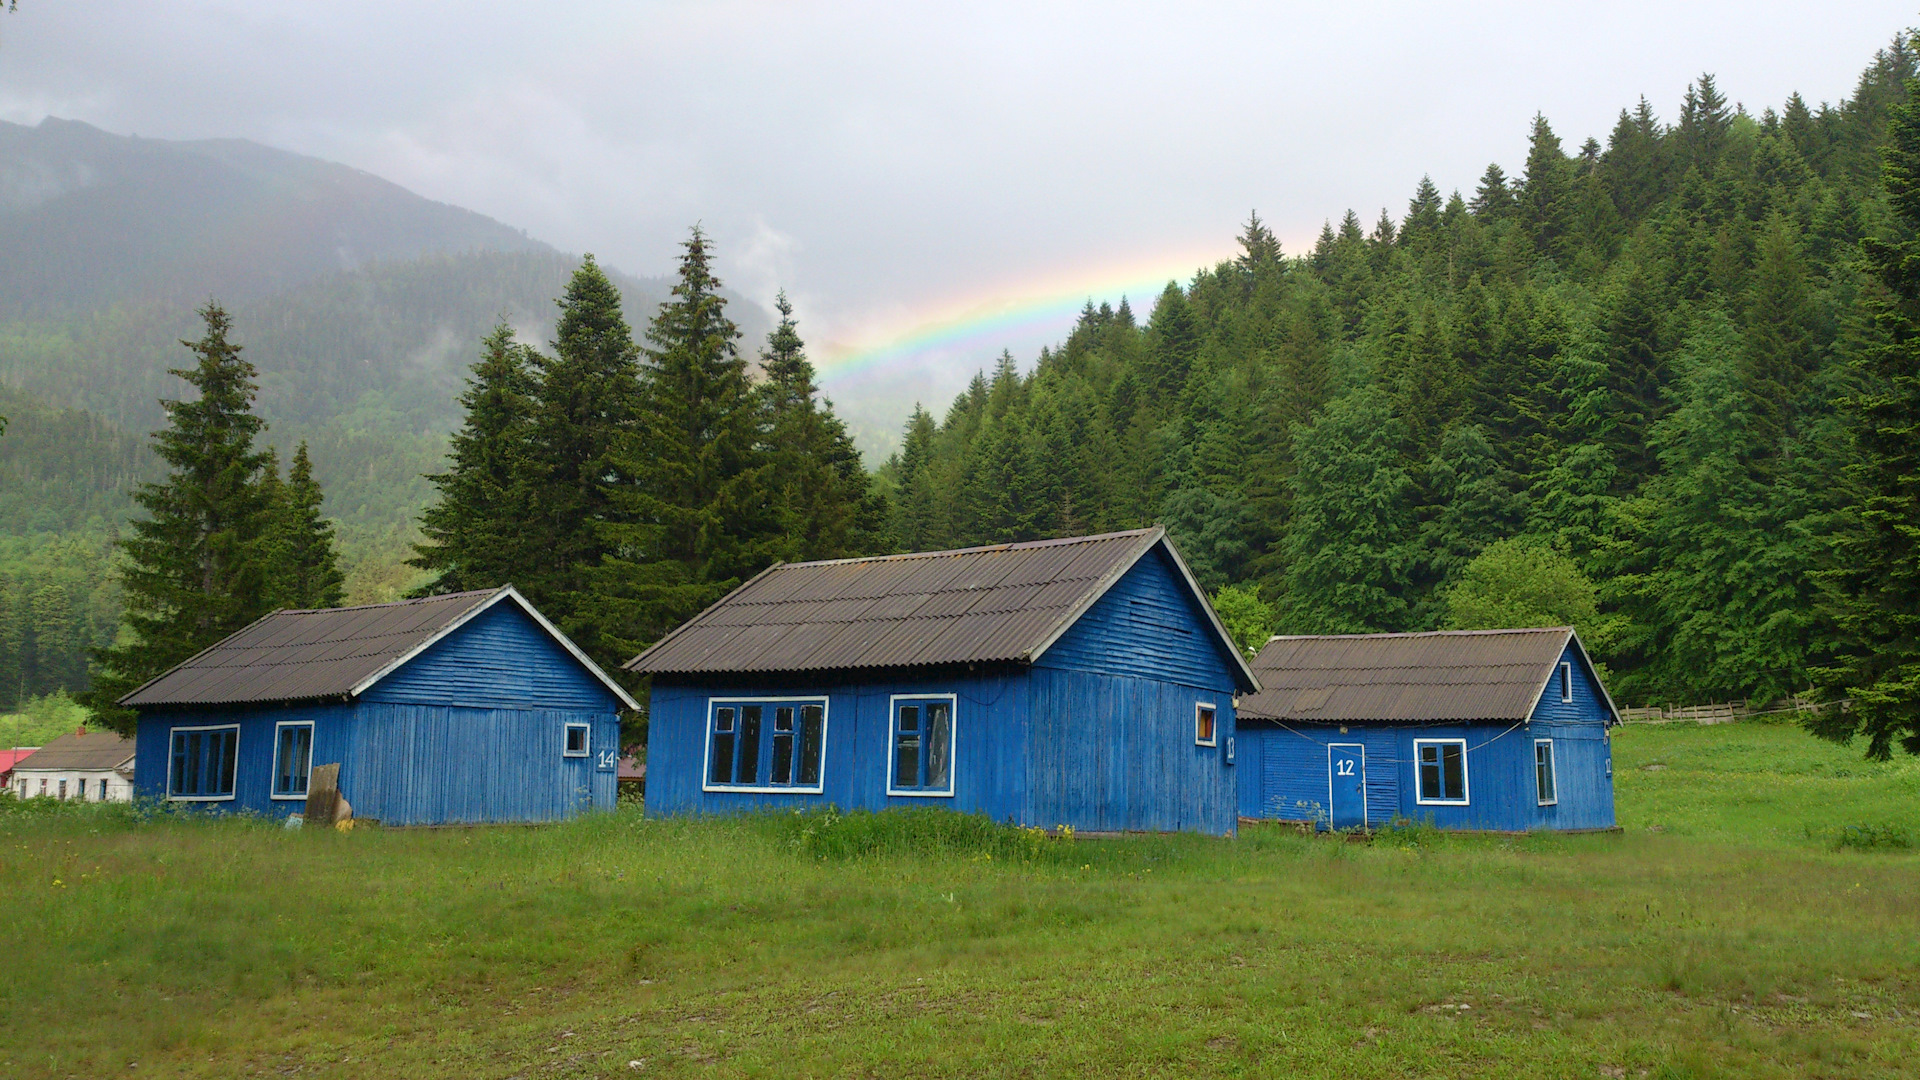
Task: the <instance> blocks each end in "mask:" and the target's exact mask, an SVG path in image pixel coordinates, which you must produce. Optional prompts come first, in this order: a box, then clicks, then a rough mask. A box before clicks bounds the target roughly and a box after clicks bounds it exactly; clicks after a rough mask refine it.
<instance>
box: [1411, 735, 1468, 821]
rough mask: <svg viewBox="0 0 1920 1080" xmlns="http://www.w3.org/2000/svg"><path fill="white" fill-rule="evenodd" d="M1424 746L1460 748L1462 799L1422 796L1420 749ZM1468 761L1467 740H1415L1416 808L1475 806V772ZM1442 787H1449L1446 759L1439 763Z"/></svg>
mask: <svg viewBox="0 0 1920 1080" xmlns="http://www.w3.org/2000/svg"><path fill="white" fill-rule="evenodd" d="M1422 746H1458V747H1459V748H1460V797H1459V798H1457V799H1429V798H1425V797H1423V796H1422V795H1421V794H1420V748H1421V747H1422ZM1471 764H1472V763H1471V762H1469V761H1468V760H1467V740H1465V739H1415V740H1413V802H1414V805H1416V806H1471V805H1472V804H1473V770H1472V769H1471V768H1470V766H1471ZM1438 765H1439V768H1440V769H1441V773H1440V786H1441V788H1442V789H1443V790H1444V789H1445V788H1446V786H1447V774H1446V771H1445V770H1446V759H1445V758H1441V759H1440V761H1439V763H1438Z"/></svg>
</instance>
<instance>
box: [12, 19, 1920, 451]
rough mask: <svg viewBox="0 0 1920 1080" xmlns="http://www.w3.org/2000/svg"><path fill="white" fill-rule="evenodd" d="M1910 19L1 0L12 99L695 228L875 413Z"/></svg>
mask: <svg viewBox="0 0 1920 1080" xmlns="http://www.w3.org/2000/svg"><path fill="white" fill-rule="evenodd" d="M1910 3H1911V0H1909V3H1892V2H1881V0H1850V2H1848V3H1845V4H1811V3H1806V2H1804V0H1803V2H1799V3H1778V2H1763V0H1748V2H1745V3H1710V4H1709V3H1699V4H1693V3H1672V2H1668V3H1659V4H1644V3H1642V4H1631V3H1604V4H1602V3H1592V4H1547V3H1541V2H1538V0H1534V2H1530V3H1512V4H1494V3H1486V4H1475V5H1458V4H1455V5H1443V4H1413V3H1406V4H1380V3H1354V2H1347V3H1341V4H1334V3H1326V2H1322V3H1315V4H1283V3H1273V2H1268V3H1259V4H1246V5H1235V4H1204V3H1183V4H1173V3H1164V2H1163V3H1154V4H1128V3H1116V2H1104V3H1083V4H1065V3H1063V4H1048V3H1034V2H1031V0H1028V2H1023V3H1012V4H998V3H981V2H975V3H968V4H938V5H934V4H925V5H922V4H909V3H873V4H864V3H853V2H847V0H841V2H837V3H833V4H811V3H705V4H690V3H689V4H658V3H644V2H637V0H624V2H617V3H605V4H589V3H574V4H536V3H527V2H526V0H517V2H514V3H499V4H482V3H432V2H426V0H408V2H404V3H393V2H391V0H383V2H377V3H376V2H364V0H334V2H330V3H324V4H322V3H312V2H303V3H276V2H272V0H245V2H207V0H172V2H168V3H152V2H150V0H142V2H137V3H109V2H96V0H19V5H20V7H19V10H18V11H17V12H16V13H14V14H12V15H6V16H0V119H6V120H11V121H14V122H23V123H32V122H36V121H38V120H39V119H40V118H41V117H43V116H46V115H49V114H51V115H55V116H61V117H67V118H72V119H78V120H84V121H87V122H89V123H92V124H95V125H97V126H99V127H102V128H105V129H107V130H110V131H114V132H120V133H137V134H140V135H148V136H161V137H167V138H203V137H213V136H238V137H244V138H250V139H255V140H257V141H260V142H263V143H267V144H270V145H273V146H277V147H281V148H284V149H289V150H294V151H299V152H302V153H307V154H313V155H316V156H319V157H324V158H328V159H332V160H336V161H342V162H346V163H348V164H350V165H354V166H358V167H360V168H363V169H367V170H369V171H371V172H374V173H377V174H379V175H381V176H384V177H387V178H388V179H391V180H394V181H396V182H398V183H400V184H402V185H404V186H406V187H408V188H411V189H413V190H414V191H417V192H419V193H421V194H423V195H427V196H429V197H431V198H435V199H440V200H443V201H446V202H450V203H455V204H458V205H460V206H465V207H468V208H471V209H474V210H478V211H480V212H482V213H485V214H488V215H491V216H493V217H495V218H498V219H500V220H501V221H504V222H507V223H508V224H511V225H514V226H517V227H520V228H524V229H526V230H527V231H528V232H530V233H532V234H533V235H534V236H537V237H539V238H541V239H544V240H546V241H548V242H550V243H552V244H554V245H556V246H558V247H561V248H564V249H567V250H570V251H593V252H595V253H597V254H599V255H600V256H601V258H602V259H603V260H605V261H607V262H609V263H611V264H613V265H615V266H618V267H620V268H621V269H624V270H627V271H629V272H633V273H639V274H661V273H666V272H669V271H670V270H671V268H672V265H673V259H674V257H675V254H676V244H677V243H678V241H679V240H680V239H681V238H682V237H683V236H684V235H685V230H686V228H687V227H688V225H690V224H691V223H693V222H695V221H700V222H702V223H704V225H705V227H706V228H707V229H708V231H710V232H711V233H712V234H713V235H714V237H715V238H716V239H717V241H718V242H719V245H720V248H719V253H720V260H721V270H722V274H723V276H724V277H725V278H726V279H727V280H728V283H729V284H730V285H732V286H734V287H735V288H737V289H739V290H741V291H743V292H745V293H747V294H748V295H750V296H754V297H756V298H760V299H763V300H770V299H771V297H772V295H773V292H774V290H775V289H776V288H779V287H784V288H786V289H787V291H788V292H789V293H790V294H791V295H792V296H793V298H794V300H795V302H796V304H797V305H798V307H799V315H800V318H801V320H802V330H803V332H804V333H805V334H806V335H807V337H808V339H809V340H810V341H811V342H812V343H813V346H814V352H815V354H816V359H818V360H820V361H821V362H822V366H823V367H824V368H825V369H826V370H827V372H828V374H829V377H830V380H829V383H830V386H832V387H833V388H834V390H835V393H836V396H837V397H838V398H839V399H840V401H841V404H842V407H843V409H845V408H849V407H851V408H852V409H853V411H855V412H857V413H862V414H864V413H867V412H868V411H869V409H868V408H863V407H862V406H863V405H872V406H877V405H879V404H880V402H881V400H882V399H884V400H886V401H887V402H890V403H891V402H893V401H894V400H895V399H897V398H899V397H900V396H901V395H903V394H912V395H916V396H926V397H927V398H928V399H929V402H930V403H932V402H935V401H937V402H941V403H942V404H944V401H945V400H946V398H947V397H948V396H950V394H951V393H952V391H953V390H954V389H955V388H956V387H957V384H958V380H960V379H962V378H964V374H965V373H967V372H971V371H972V370H973V369H974V367H976V366H978V365H980V364H982V363H986V362H989V361H990V359H991V357H992V356H993V355H995V354H997V353H998V351H999V349H1000V348H1001V347H1003V346H1009V347H1012V348H1013V349H1014V350H1015V353H1016V354H1017V355H1019V356H1020V357H1021V359H1022V360H1023V361H1029V360H1030V359H1031V356H1032V353H1033V352H1034V351H1036V350H1037V348H1038V346H1039V345H1040V344H1041V343H1042V342H1044V341H1051V340H1057V339H1058V338H1059V336H1060V335H1061V333H1062V331H1063V330H1064V328H1065V319H1066V316H1065V315H1064V314H1063V311H1064V310H1065V308H1068V307H1077V306H1078V300H1077V299H1076V297H1077V296H1084V295H1087V294H1092V295H1094V297H1095V298H1096V299H1101V298H1113V297H1112V296H1111V295H1110V294H1112V293H1117V291H1118V290H1120V289H1122V288H1126V289H1129V290H1130V291H1132V292H1133V295H1134V296H1135V298H1136V299H1139V297H1140V295H1141V291H1142V290H1143V289H1151V288H1152V286H1153V283H1154V282H1156V281H1158V282H1164V281H1165V279H1166V278H1167V277H1168V276H1181V277H1184V276H1186V275H1187V274H1189V273H1190V272H1191V271H1192V270H1193V269H1194V267H1195V266H1197V265H1199V264H1200V263H1201V262H1203V261H1211V260H1213V259H1215V258H1218V257H1222V256H1225V255H1227V254H1229V253H1230V251H1231V250H1232V238H1233V235H1234V233H1235V232H1236V230H1237V228H1238V226H1239V224H1240V223H1241V222H1242V221H1243V220H1245V218H1246V216H1247V212H1248V211H1249V210H1250V209H1254V208H1257V209H1258V210H1259V212H1260V214H1261V216H1262V217H1264V218H1266V219H1267V220H1268V221H1270V222H1271V223H1272V225H1273V226H1274V227H1275V229H1276V231H1277V232H1278V233H1279V234H1280V236H1281V238H1282V240H1283V242H1284V243H1285V244H1286V246H1287V248H1288V249H1289V250H1290V251H1293V252H1299V251H1301V250H1303V249H1304V247H1306V246H1307V245H1309V244H1310V243H1311V241H1312V238H1313V236H1314V235H1315V234H1316V233H1317V232H1318V231H1319V228H1320V225H1321V223H1322V221H1324V220H1326V219H1328V218H1334V219H1337V218H1338V217H1339V215H1340V214H1342V213H1343V212H1344V211H1345V210H1346V209H1347V208H1348V207H1353V208H1355V209H1357V210H1359V211H1360V213H1361V216H1362V217H1363V218H1364V219H1365V220H1366V221H1367V222H1368V223H1369V224H1371V223H1372V221H1373V220H1374V219H1375V218H1376V217H1377V216H1378V215H1379V212H1380V208H1381V207H1382V206H1387V207H1391V208H1392V209H1393V210H1394V212H1395V214H1396V215H1398V214H1402V213H1404V211H1405V207H1406V202H1407V199H1408V197H1409V195H1410V194H1411V193H1412V191H1413V188H1414V185H1415V184H1416V183H1417V182H1418V181H1419V179H1420V176H1421V174H1422V173H1430V174H1431V175H1432V176H1433V179H1434V181H1435V182H1436V183H1438V184H1439V185H1440V187H1441V189H1442V190H1443V191H1446V190H1450V189H1453V188H1460V189H1462V190H1463V191H1467V192H1471V190H1472V186H1473V184H1474V182H1475V180H1477V179H1478V177H1479V175H1480V173H1481V171H1482V170H1483V169H1484V168H1485V167H1486V165H1487V163H1488V162H1489V161H1498V162H1500V163H1501V164H1502V165H1503V166H1504V167H1505V168H1506V169H1507V171H1508V172H1509V173H1516V172H1518V171H1519V169H1520V165H1521V163H1522V162H1523V161H1524V158H1525V149H1526V142H1525V137H1526V132H1527V124H1528V120H1529V119H1530V118H1531V117H1532V116H1533V114H1534V113H1535V112H1544V113H1545V114H1546V115H1547V117H1548V118H1549V119H1550V120H1551V121H1552V122H1553V125H1554V127H1555V130H1556V131H1558V132H1559V133H1560V135H1561V137H1562V138H1563V140H1565V142H1566V144H1567V146H1568V148H1569V149H1572V148H1574V147H1577V146H1578V145H1579V143H1580V142H1581V140H1583V139H1584V138H1585V137H1587V136H1588V135H1596V136H1599V137H1600V138H1602V140H1603V141H1604V139H1605V136H1606V132H1607V130H1608V128H1609V127H1610V126H1611V125H1612V121H1613V118H1614V117H1615V115H1616V114H1617V113H1618V112H1619V110H1620V109H1621V107H1622V106H1626V105H1630V104H1632V103H1633V102H1634V101H1635V100H1636V99H1637V98H1638V97H1639V96H1640V95H1643V94H1644V95H1645V96H1646V97H1647V98H1648V99H1649V100H1651V101H1652V102H1653V104H1654V107H1655V109H1656V110H1657V111H1658V113H1659V114H1660V116H1661V117H1662V118H1663V119H1666V120H1669V121H1670V120H1672V119H1673V118H1674V116H1675V114H1676V112H1677V110H1678V105H1679V101H1680V98H1681V95H1682V94H1683V93H1684V92H1685V89H1686V85H1687V83H1688V82H1689V81H1690V80H1691V79H1693V78H1694V77H1695V76H1697V75H1698V74H1699V73H1700V72H1702V71H1710V72H1713V73H1714V74H1715V75H1716V76H1717V77H1718V79H1719V83H1720V86H1721V88H1722V90H1723V91H1724V92H1725V93H1726V94H1727V95H1728V96H1729V97H1730V98H1732V99H1734V100H1736V101H1740V102H1744V103H1745V104H1746V105H1747V106H1748V108H1749V109H1750V110H1752V111H1754V112H1756V113H1757V112H1759V111H1760V109H1762V108H1764V107H1765V106H1768V105H1774V106H1776V107H1777V106H1778V104H1779V103H1780V102H1781V101H1782V100H1783V99H1784V98H1785V97H1786V96H1787V95H1788V93H1790V92H1791V91H1793V90H1796V89H1797V90H1799V91H1801V92H1802V93H1803V94H1804V95H1806V96H1807V97H1808V98H1809V99H1810V100H1812V101H1815V102H1818V101H1821V100H1829V101H1831V100H1837V99H1839V98H1841V97H1844V96H1846V95H1848V94H1849V93H1851V90H1852V87H1853V84H1854V81H1855V79H1856V77H1857V76H1858V74H1859V72H1860V70H1861V68H1863V67H1864V66H1865V65H1866V64H1867V62H1868V61H1869V60H1870V58H1871V56H1872V54H1873V52H1874V50H1876V49H1878V48H1880V47H1882V46H1884V45H1885V44H1886V43H1887V42H1888V41H1889V40H1890V39H1891V38H1892V36H1893V35H1894V34H1895V33H1896V32H1898V31H1900V30H1901V29H1903V28H1904V27H1905V26H1907V25H1908V24H1909V23H1912V22H1915V21H1920V20H1917V19H1916V18H1915V15H1914V11H1913V9H1912V8H1911V7H1910ZM1144 306H1145V305H1142V307H1143V308H1144ZM995 312H1001V316H1000V317H998V318H995V317H993V315H994V313H995ZM1009 312H1010V313H1009ZM1143 314H1144V311H1143ZM929 328H931V329H929ZM943 328H945V329H944V330H943ZM903 343H904V344H903Z"/></svg>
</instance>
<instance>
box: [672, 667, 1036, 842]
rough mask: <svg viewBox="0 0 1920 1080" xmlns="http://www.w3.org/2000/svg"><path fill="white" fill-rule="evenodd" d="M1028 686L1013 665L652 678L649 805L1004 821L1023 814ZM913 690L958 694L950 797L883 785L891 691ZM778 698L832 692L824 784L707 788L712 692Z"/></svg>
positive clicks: (680, 810) (696, 810)
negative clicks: (794, 788) (705, 679)
mask: <svg viewBox="0 0 1920 1080" xmlns="http://www.w3.org/2000/svg"><path fill="white" fill-rule="evenodd" d="M1027 693H1028V689H1027V681H1026V678H1025V676H1024V675H1023V674H1022V673H1020V672H1018V671H1015V670H1012V669H1007V670H1001V671H996V672H988V673H975V674H965V673H957V674H952V675H946V676H941V675H916V676H914V677H897V678H892V679H886V678H880V677H875V676H869V678H868V679H867V680H866V681H861V682H823V681H820V680H814V679H804V680H795V681H793V682H753V683H738V684H734V683H729V684H727V685H725V686H723V687H703V686H689V685H684V684H681V685H675V684H671V683H668V684H662V683H659V682H656V683H655V684H654V687H653V698H652V702H651V704H650V708H649V715H648V719H647V733H648V738H647V813H648V815H649V816H661V815H678V814H718V813H730V812H736V811H740V810H753V809H792V808H819V807H825V806H828V805H829V804H831V805H833V806H837V807H839V808H841V809H843V810H848V809H862V810H883V809H886V808H887V807H889V806H939V807H947V808H950V809H956V810H961V811H964V812H968V813H984V814H986V815H988V816H989V817H992V818H994V819H995V820H998V821H1017V820H1023V814H1024V809H1025V806H1024V795H1023V792H1024V789H1025V776H1026V762H1025V760H1024V758H1023V756H1022V754H1021V750H1022V749H1023V747H1024V745H1025V734H1024V732H1025V714H1026V708H1027ZM908 694H922V695H925V694H952V695H954V697H955V701H954V716H953V724H954V755H953V794H952V795H951V796H914V795H894V796H889V795H888V794H887V770H888V768H889V764H890V753H891V750H892V747H891V741H892V737H893V728H892V716H891V714H890V713H889V711H888V709H889V699H890V698H892V697H893V696H894V695H908ZM782 697H824V698H826V699H827V730H826V739H825V743H824V745H823V747H822V752H821V762H820V786H821V791H820V793H819V794H813V793H810V792H748V791H706V790H704V787H705V785H704V784H703V783H702V781H703V779H704V772H703V770H704V768H705V766H706V752H707V723H708V715H709V713H708V702H709V699H711V698H782Z"/></svg>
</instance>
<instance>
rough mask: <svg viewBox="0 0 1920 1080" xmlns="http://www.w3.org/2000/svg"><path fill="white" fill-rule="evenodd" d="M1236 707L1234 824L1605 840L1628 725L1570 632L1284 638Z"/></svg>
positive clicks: (1258, 665)
mask: <svg viewBox="0 0 1920 1080" xmlns="http://www.w3.org/2000/svg"><path fill="white" fill-rule="evenodd" d="M1253 669H1254V672H1255V674H1257V675H1258V676H1259V678H1260V682H1261V686H1262V689H1261V691H1260V692H1259V693H1257V694H1254V695H1251V696H1249V697H1247V698H1244V699H1242V700H1241V702H1240V714H1239V723H1240V748H1239V757H1240V792H1239V795H1240V813H1241V814H1242V815H1243V816H1245V817H1249V818H1272V819H1280V820H1285V821H1311V822H1315V823H1317V824H1318V826H1319V827H1321V828H1326V827H1328V826H1331V827H1333V828H1337V829H1344V828H1353V827H1360V828H1377V827H1379V826H1383V825H1386V824H1388V823H1389V822H1391V821H1393V820H1395V819H1402V820H1407V821H1414V822H1423V821H1431V822H1432V823H1433V824H1435V825H1437V826H1439V827H1441V828H1446V829H1475V830H1489V831H1513V832H1519V831H1524V830H1529V829H1561V830H1575V831H1578V830H1590V829H1609V828H1612V827H1613V825H1614V820H1613V753H1612V744H1611V743H1610V741H1609V739H1608V732H1609V729H1610V728H1611V727H1612V725H1614V724H1616V723H1618V722H1619V712H1618V710H1616V709H1615V708H1614V706H1613V700H1612V698H1610V697H1609V696H1608V694H1607V691H1606V688H1605V687H1603V686H1602V685H1600V679H1599V676H1598V674H1597V672H1596V671H1595V669H1594V666H1593V662H1592V660H1590V659H1589V658H1588V656H1587V651H1586V649H1585V648H1583V647H1582V646H1581V644H1580V638H1579V636H1578V635H1576V634H1575V633H1574V632H1573V630H1572V628H1570V627H1564V626H1562V627H1557V628H1551V629H1535V630H1457V631H1440V632H1437V633H1422V634H1356V635H1338V636H1306V637H1276V638H1274V639H1273V640H1271V641H1269V642H1268V643H1267V645H1266V647H1265V648H1264V649H1262V650H1261V652H1260V655H1259V656H1258V657H1256V658H1255V659H1254V662H1253Z"/></svg>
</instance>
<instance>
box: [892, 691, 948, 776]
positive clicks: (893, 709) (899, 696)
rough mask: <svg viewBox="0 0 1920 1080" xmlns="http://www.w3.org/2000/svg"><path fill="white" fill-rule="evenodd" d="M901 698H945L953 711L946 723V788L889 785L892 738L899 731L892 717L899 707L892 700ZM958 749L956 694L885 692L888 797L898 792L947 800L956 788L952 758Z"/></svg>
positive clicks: (934, 699) (898, 712)
mask: <svg viewBox="0 0 1920 1080" xmlns="http://www.w3.org/2000/svg"><path fill="white" fill-rule="evenodd" d="M901 701H945V702H947V703H948V704H949V705H950V706H951V708H952V710H953V712H952V714H951V716H950V717H949V721H948V724H947V789H946V790H945V791H929V790H927V789H925V788H897V787H894V786H893V780H894V777H893V768H894V765H895V764H896V761H895V759H894V743H893V739H894V736H896V735H898V734H899V732H897V731H895V730H894V726H893V725H894V722H895V720H896V719H897V718H898V717H899V714H900V709H899V706H898V705H897V704H896V703H897V702H901ZM959 749H960V696H959V695H958V694H890V695H888V697H887V794H888V795H889V796H892V795H898V796H902V797H904V798H910V799H951V798H953V793H954V791H955V790H957V789H958V787H959V776H960V761H959V759H958V758H957V757H956V754H957V753H958V751H959Z"/></svg>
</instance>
